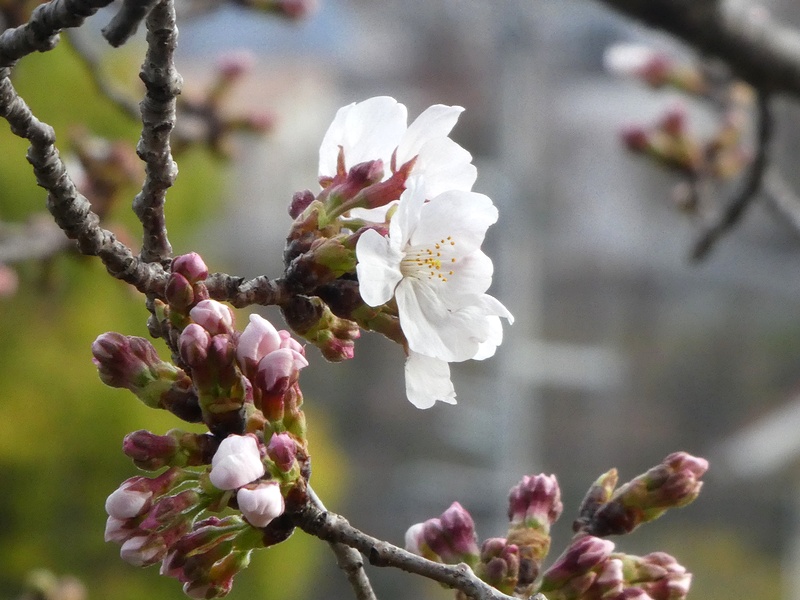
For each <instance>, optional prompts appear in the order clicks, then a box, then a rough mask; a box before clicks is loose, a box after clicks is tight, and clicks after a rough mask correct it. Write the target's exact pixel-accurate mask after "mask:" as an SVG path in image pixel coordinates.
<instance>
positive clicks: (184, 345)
mask: <svg viewBox="0 0 800 600" xmlns="http://www.w3.org/2000/svg"><path fill="white" fill-rule="evenodd" d="M210 345H211V336H210V335H209V333H208V331H206V330H205V329H204V328H203V327H201V326H200V325H198V324H197V323H191V324H190V325H187V326H186V328H185V329H184V330H183V331H181V335H180V337H179V338H178V352H179V353H180V355H181V358H182V359H183V360H184V362H185V363H186V364H187V365H189V366H190V367H200V366H203V365H204V364H205V362H206V361H207V360H208V348H209V346H210Z"/></svg>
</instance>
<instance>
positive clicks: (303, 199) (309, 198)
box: [289, 190, 315, 219]
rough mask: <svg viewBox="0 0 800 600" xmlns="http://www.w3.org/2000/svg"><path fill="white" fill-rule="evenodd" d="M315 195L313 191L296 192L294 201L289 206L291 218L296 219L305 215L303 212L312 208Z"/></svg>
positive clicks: (293, 197)
mask: <svg viewBox="0 0 800 600" xmlns="http://www.w3.org/2000/svg"><path fill="white" fill-rule="evenodd" d="M314 199H315V198H314V194H313V193H312V192H311V190H303V191H302V192H295V193H294V195H293V196H292V201H291V203H290V204H289V216H290V217H292V218H293V219H296V218H297V217H299V216H300V215H302V214H303V211H304V210H305V209H307V208H308V207H309V206H311V203H312V202H313V201H314Z"/></svg>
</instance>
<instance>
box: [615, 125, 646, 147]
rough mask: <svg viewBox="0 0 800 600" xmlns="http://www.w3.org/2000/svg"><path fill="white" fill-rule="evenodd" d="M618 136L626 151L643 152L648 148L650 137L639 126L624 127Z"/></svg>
mask: <svg viewBox="0 0 800 600" xmlns="http://www.w3.org/2000/svg"><path fill="white" fill-rule="evenodd" d="M620 136H621V137H622V142H623V143H624V144H625V146H626V147H627V148H628V150H631V151H633V152H645V151H646V150H647V149H648V148H649V147H650V137H649V135H648V133H647V130H646V129H645V128H644V127H642V126H641V125H626V126H625V127H623V128H622V131H621V132H620Z"/></svg>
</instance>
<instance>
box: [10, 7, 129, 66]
mask: <svg viewBox="0 0 800 600" xmlns="http://www.w3.org/2000/svg"><path fill="white" fill-rule="evenodd" d="M112 1H113V0H52V2H48V3H46V4H41V5H39V6H37V7H36V9H35V10H34V11H33V14H32V15H31V18H30V20H29V21H28V22H27V23H26V24H25V25H20V26H19V27H15V28H14V29H6V30H5V31H4V32H3V33H2V34H0V69H2V68H4V67H10V66H11V65H13V64H14V63H15V62H16V61H18V60H19V59H20V58H22V57H23V56H27V55H28V54H33V53H34V52H46V51H48V50H52V49H53V48H55V47H56V44H58V39H59V38H58V34H59V33H60V32H61V30H62V29H66V28H68V27H78V26H79V25H82V24H83V22H84V21H85V20H86V18H87V17H90V16H92V15H93V14H94V13H96V12H97V11H98V10H99V9H101V8H103V7H104V6H107V5H109V4H111V2H112Z"/></svg>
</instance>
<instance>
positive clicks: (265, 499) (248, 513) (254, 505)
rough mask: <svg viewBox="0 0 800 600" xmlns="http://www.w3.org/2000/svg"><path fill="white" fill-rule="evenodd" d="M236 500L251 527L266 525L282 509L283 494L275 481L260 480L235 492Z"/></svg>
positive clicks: (279, 513) (281, 512) (279, 514)
mask: <svg viewBox="0 0 800 600" xmlns="http://www.w3.org/2000/svg"><path fill="white" fill-rule="evenodd" d="M236 502H237V503H238V505H239V510H240V511H242V514H243V515H244V518H245V519H247V522H248V523H250V524H251V525H252V526H253V527H266V526H267V525H269V524H270V522H271V521H272V520H273V519H276V518H277V517H279V516H281V515H282V514H283V511H284V507H285V506H284V502H283V496H282V495H281V489H280V486H279V485H278V482H276V481H261V482H259V483H257V484H254V485H252V486H245V487H243V488H241V489H239V491H238V492H236Z"/></svg>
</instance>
